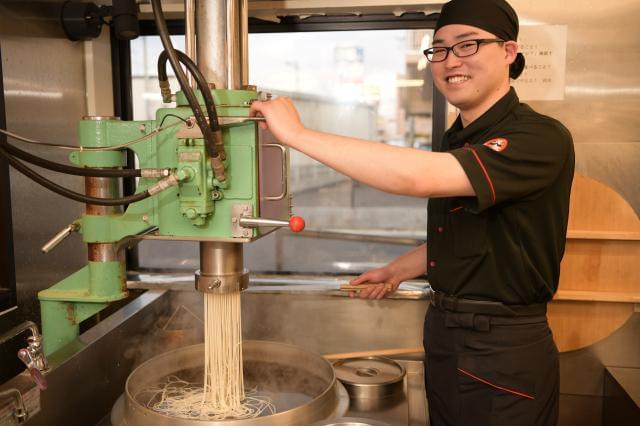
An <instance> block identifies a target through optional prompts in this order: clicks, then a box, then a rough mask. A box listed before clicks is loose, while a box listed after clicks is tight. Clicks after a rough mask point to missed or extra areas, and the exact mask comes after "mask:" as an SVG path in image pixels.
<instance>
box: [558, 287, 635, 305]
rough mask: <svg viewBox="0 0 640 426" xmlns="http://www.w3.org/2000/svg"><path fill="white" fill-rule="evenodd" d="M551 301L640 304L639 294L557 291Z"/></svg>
mask: <svg viewBox="0 0 640 426" xmlns="http://www.w3.org/2000/svg"><path fill="white" fill-rule="evenodd" d="M553 300H562V301H576V302H615V303H640V293H623V292H612V291H611V292H609V291H579V290H558V292H557V293H556V295H555V297H554V298H553Z"/></svg>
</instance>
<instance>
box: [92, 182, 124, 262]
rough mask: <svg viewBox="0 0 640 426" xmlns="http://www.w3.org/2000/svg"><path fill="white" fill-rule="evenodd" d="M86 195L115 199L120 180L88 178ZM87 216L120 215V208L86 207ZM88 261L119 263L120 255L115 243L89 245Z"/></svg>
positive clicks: (117, 194)
mask: <svg viewBox="0 0 640 426" xmlns="http://www.w3.org/2000/svg"><path fill="white" fill-rule="evenodd" d="M84 182H85V185H84V186H85V194H86V195H88V196H91V197H99V198H114V197H117V196H119V193H120V191H119V188H118V180H117V179H114V178H98V177H86V178H85V180H84ZM85 211H86V214H88V215H95V216H107V215H112V214H116V213H119V212H120V211H121V208H120V207H119V206H96V205H93V204H87V205H86V210H85ZM87 251H88V256H87V257H88V259H89V261H90V262H113V261H118V260H119V258H118V253H117V250H116V245H115V244H114V243H89V244H87Z"/></svg>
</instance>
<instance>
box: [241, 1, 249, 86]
mask: <svg viewBox="0 0 640 426" xmlns="http://www.w3.org/2000/svg"><path fill="white" fill-rule="evenodd" d="M239 30H240V84H241V86H242V88H244V87H246V86H247V85H248V84H249V0H240V25H239Z"/></svg>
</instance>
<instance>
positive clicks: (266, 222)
mask: <svg viewBox="0 0 640 426" xmlns="http://www.w3.org/2000/svg"><path fill="white" fill-rule="evenodd" d="M240 226H242V227H243V228H258V227H260V226H271V227H277V228H281V227H285V226H288V227H289V229H291V231H293V232H300V231H302V230H303V229H304V226H305V223H304V219H303V218H301V217H300V216H291V218H290V219H289V220H288V221H286V220H276V219H263V218H261V217H250V216H242V217H240Z"/></svg>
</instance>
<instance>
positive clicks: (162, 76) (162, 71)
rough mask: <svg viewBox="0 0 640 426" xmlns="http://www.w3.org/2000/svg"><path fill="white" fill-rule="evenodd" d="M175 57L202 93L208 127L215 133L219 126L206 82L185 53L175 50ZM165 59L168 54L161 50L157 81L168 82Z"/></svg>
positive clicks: (167, 57) (214, 105)
mask: <svg viewBox="0 0 640 426" xmlns="http://www.w3.org/2000/svg"><path fill="white" fill-rule="evenodd" d="M175 52H176V56H177V57H178V60H179V61H180V62H181V63H182V64H184V66H186V67H187V69H188V70H189V72H190V73H191V75H192V76H193V78H194V79H195V80H196V83H197V85H198V88H199V89H200V92H201V93H202V97H203V98H204V104H205V106H206V108H207V114H208V115H209V127H210V128H211V130H212V131H214V132H217V131H218V130H220V124H219V122H218V113H217V111H216V104H215V102H214V100H213V96H212V95H211V90H210V89H209V86H208V84H207V80H206V79H205V78H204V76H203V75H202V72H201V71H200V69H198V66H197V65H196V64H195V63H194V62H193V61H192V60H191V58H190V57H188V56H187V55H186V54H185V53H183V52H181V51H179V50H176V51H175ZM167 59H169V54H168V53H167V51H166V50H163V51H162V53H160V56H158V80H160V81H168V80H169V78H168V76H167Z"/></svg>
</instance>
